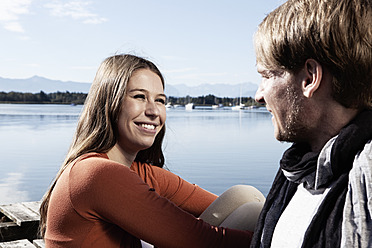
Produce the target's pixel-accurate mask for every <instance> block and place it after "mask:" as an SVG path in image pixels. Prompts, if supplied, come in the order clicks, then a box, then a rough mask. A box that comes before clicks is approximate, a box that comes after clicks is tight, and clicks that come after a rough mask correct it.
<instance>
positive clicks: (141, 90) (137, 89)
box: [128, 88, 167, 98]
mask: <svg viewBox="0 0 372 248" xmlns="http://www.w3.org/2000/svg"><path fill="white" fill-rule="evenodd" d="M135 91H140V92H143V93H148V92H149V91H148V90H146V89H140V88H136V89H131V90H129V91H128V92H135ZM157 96H163V97H165V98H167V95H165V94H164V93H159V94H157Z"/></svg>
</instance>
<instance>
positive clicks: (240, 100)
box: [231, 86, 244, 110]
mask: <svg viewBox="0 0 372 248" xmlns="http://www.w3.org/2000/svg"><path fill="white" fill-rule="evenodd" d="M242 109H244V104H243V103H242V86H240V98H239V105H236V106H232V107H231V110H242Z"/></svg>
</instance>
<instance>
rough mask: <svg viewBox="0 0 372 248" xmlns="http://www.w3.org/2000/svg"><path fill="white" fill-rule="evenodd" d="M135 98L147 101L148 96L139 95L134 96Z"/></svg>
mask: <svg viewBox="0 0 372 248" xmlns="http://www.w3.org/2000/svg"><path fill="white" fill-rule="evenodd" d="M133 98H134V99H146V96H145V95H142V94H138V95H134V96H133Z"/></svg>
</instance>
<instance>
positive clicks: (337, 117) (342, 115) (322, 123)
mask: <svg viewBox="0 0 372 248" xmlns="http://www.w3.org/2000/svg"><path fill="white" fill-rule="evenodd" d="M359 112H360V111H359V110H357V109H351V108H345V107H343V106H341V105H336V106H329V109H328V110H326V111H324V113H323V114H322V115H320V116H319V119H318V120H319V123H318V127H317V128H316V129H315V130H314V132H313V137H312V138H311V140H310V142H309V144H310V146H311V149H312V150H313V151H320V150H321V149H322V148H323V146H324V145H325V144H326V143H327V141H328V140H330V139H331V138H332V137H334V136H336V135H338V134H339V133H340V131H341V129H342V128H343V127H345V126H346V125H347V124H348V123H350V121H351V120H353V119H354V118H355V117H356V115H357V114H358V113H359Z"/></svg>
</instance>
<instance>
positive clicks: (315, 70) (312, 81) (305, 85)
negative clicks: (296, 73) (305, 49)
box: [302, 59, 323, 98]
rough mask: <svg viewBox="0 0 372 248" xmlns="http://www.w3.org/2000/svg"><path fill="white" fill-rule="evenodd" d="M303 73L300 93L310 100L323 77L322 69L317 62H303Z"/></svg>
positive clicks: (310, 60)
mask: <svg viewBox="0 0 372 248" xmlns="http://www.w3.org/2000/svg"><path fill="white" fill-rule="evenodd" d="M304 71H305V77H304V78H303V81H302V92H303V94H304V96H305V97H307V98H310V97H312V96H313V95H314V93H315V91H316V90H317V89H318V88H319V86H320V83H321V81H322V77H323V68H322V65H321V64H320V63H319V62H318V61H316V60H314V59H308V60H306V62H305V67H304Z"/></svg>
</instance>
